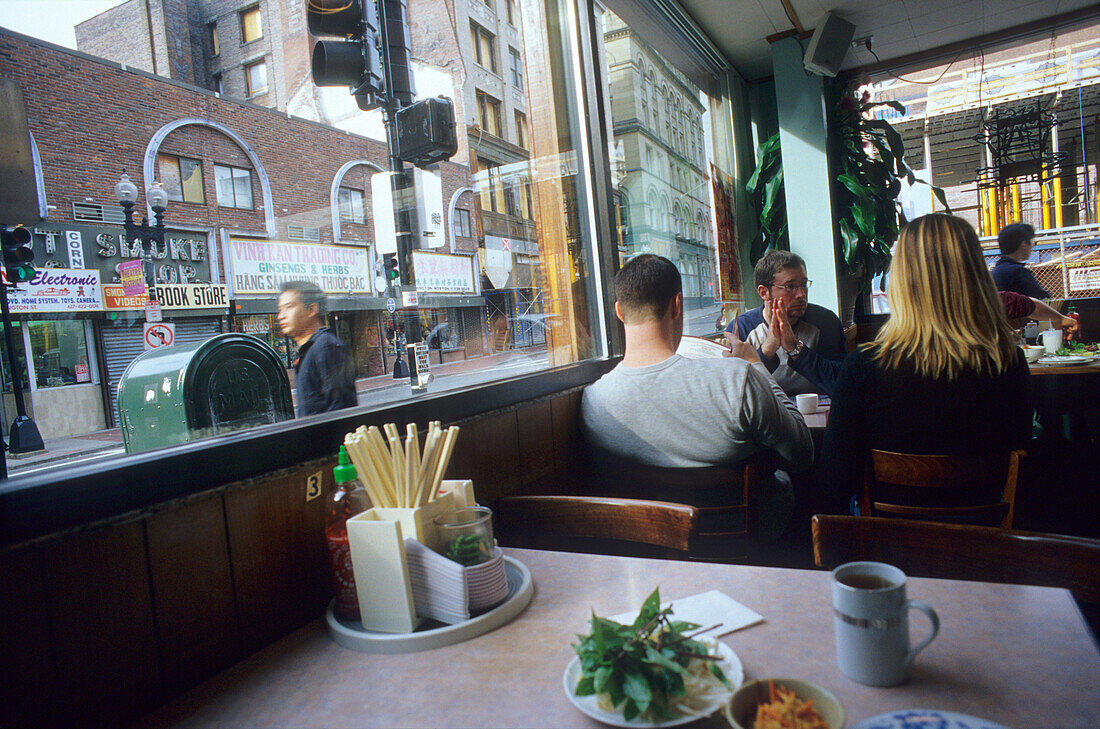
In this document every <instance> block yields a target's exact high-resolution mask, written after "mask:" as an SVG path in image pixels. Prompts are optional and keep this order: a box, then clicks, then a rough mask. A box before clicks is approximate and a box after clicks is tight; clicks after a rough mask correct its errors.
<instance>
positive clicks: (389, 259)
mask: <svg viewBox="0 0 1100 729" xmlns="http://www.w3.org/2000/svg"><path fill="white" fill-rule="evenodd" d="M382 267H383V269H384V271H385V273H384V274H383V275H384V276H385V277H386V283H387V284H394V283H397V279H399V278H401V272H400V271H398V270H397V254H395V253H386V254H384V255H383V256H382Z"/></svg>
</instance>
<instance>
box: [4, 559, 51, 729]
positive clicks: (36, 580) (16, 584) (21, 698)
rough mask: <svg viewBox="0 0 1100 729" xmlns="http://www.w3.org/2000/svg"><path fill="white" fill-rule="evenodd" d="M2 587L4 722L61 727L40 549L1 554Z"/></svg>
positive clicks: (11, 725) (11, 724)
mask: <svg viewBox="0 0 1100 729" xmlns="http://www.w3.org/2000/svg"><path fill="white" fill-rule="evenodd" d="M0 586H2V589H3V594H4V597H3V599H0V630H3V638H2V644H3V655H2V657H0V666H3V668H2V670H0V726H5V727H9V726H10V727H15V726H39V727H41V726H57V725H59V723H60V722H59V717H58V716H56V715H55V714H54V709H55V708H56V707H55V705H54V702H55V700H56V698H55V697H56V695H57V686H56V684H55V682H54V679H55V671H54V665H53V657H54V656H53V651H52V649H51V640H50V624H49V620H48V618H47V615H48V610H47V609H46V589H45V585H44V584H43V582H42V563H41V555H40V554H39V551H38V549H37V548H35V547H23V548H21V549H14V550H10V551H7V552H3V553H0Z"/></svg>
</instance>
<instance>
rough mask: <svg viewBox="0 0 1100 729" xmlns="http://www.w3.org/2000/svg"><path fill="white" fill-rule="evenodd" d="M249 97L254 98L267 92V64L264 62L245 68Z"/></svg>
mask: <svg viewBox="0 0 1100 729" xmlns="http://www.w3.org/2000/svg"><path fill="white" fill-rule="evenodd" d="M244 73H245V81H246V82H247V84H248V95H249V96H254V95H256V94H262V93H265V92H267V64H266V63H264V62H263V61H257V62H256V63H252V64H249V65H247V66H245V68H244Z"/></svg>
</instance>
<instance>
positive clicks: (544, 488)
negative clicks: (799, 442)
mask: <svg viewBox="0 0 1100 729" xmlns="http://www.w3.org/2000/svg"><path fill="white" fill-rule="evenodd" d="M775 465H776V464H775V458H774V456H772V455H771V454H768V453H761V454H757V455H755V456H753V457H751V458H748V459H746V460H744V461H741V462H738V463H733V464H727V465H722V466H708V467H704V468H661V467H657V466H648V465H645V464H642V463H637V462H635V461H631V460H628V459H624V458H621V457H618V456H615V455H613V454H610V453H607V452H606V451H602V450H599V449H595V448H593V447H591V446H587V445H586V446H583V450H582V452H581V453H580V455H579V457H578V458H577V459H576V460H575V464H574V467H573V468H570V469H568V470H566V471H562V472H558V473H555V474H552V475H551V476H550V477H548V478H545V479H542V480H540V481H538V482H536V483H534V484H531V485H530V486H529V487H528V488H527V489H525V493H528V494H542V495H553V496H560V495H567V496H592V497H609V498H617V499H644V500H649V501H658V502H671V503H674V504H682V505H686V506H690V507H692V508H694V509H695V511H696V513H697V515H698V527H697V534H696V538H695V539H694V540H693V542H692V547H691V553H690V555H688V556H689V557H690V558H691V559H699V560H710V561H722V562H733V561H743V560H746V559H748V558H750V557H751V556H754V555H755V553H756V552H757V548H758V546H759V545H758V544H757V541H756V539H755V537H754V534H755V529H756V525H757V519H758V499H757V484H758V483H759V482H760V481H762V480H763V479H764V478H766V477H767V476H769V475H770V474H772V473H773V472H774V471H775Z"/></svg>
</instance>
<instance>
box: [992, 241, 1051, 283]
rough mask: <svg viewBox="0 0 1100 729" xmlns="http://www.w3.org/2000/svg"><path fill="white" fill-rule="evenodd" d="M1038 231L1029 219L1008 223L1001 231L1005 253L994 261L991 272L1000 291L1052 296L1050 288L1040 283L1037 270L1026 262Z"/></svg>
mask: <svg viewBox="0 0 1100 729" xmlns="http://www.w3.org/2000/svg"><path fill="white" fill-rule="evenodd" d="M1034 235H1035V228H1033V227H1031V226H1030V225H1028V224H1027V223H1012V224H1011V225H1006V226H1005V227H1003V228H1001V232H1000V233H998V234H997V246H998V247H999V248H1000V249H1001V257H1000V258H998V259H997V262H996V263H995V264H993V269H992V270H991V271H990V273H991V274H992V275H993V283H995V284H997V290H998V291H1015V292H1016V293H1018V294H1023V295H1024V296H1030V297H1031V298H1033V299H1049V298H1050V292H1049V291H1047V290H1046V289H1044V288H1043V287H1042V286H1040V285H1039V282H1038V281H1037V280H1036V279H1035V274H1034V273H1032V271H1031V269H1029V268H1028V267H1027V266H1025V265H1024V261H1026V260H1027V259H1029V258H1031V251H1032V249H1033V248H1035V242H1034V241H1033V240H1032V238H1033V236H1034Z"/></svg>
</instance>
